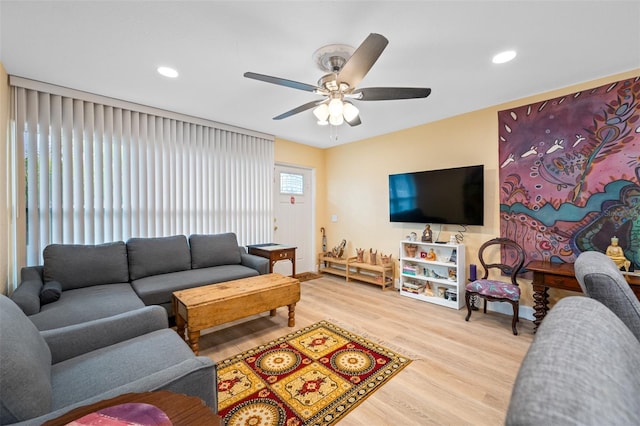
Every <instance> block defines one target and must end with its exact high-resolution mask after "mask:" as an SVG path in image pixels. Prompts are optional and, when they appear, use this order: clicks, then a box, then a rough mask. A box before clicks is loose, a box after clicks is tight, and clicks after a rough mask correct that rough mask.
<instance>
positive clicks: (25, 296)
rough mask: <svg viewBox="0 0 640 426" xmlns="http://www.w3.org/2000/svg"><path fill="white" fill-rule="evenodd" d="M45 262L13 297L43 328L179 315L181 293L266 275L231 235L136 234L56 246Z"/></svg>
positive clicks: (262, 264)
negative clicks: (144, 313)
mask: <svg viewBox="0 0 640 426" xmlns="http://www.w3.org/2000/svg"><path fill="white" fill-rule="evenodd" d="M43 258H44V262H43V263H44V264H43V265H40V266H31V267H26V268H23V269H22V276H21V278H22V280H21V283H20V285H19V286H18V288H17V289H16V290H15V291H14V292H13V294H12V295H11V299H12V300H13V301H14V302H15V303H16V304H18V306H20V308H22V310H23V311H24V312H25V313H26V314H27V315H28V316H29V319H31V321H32V322H33V323H34V324H35V325H36V327H37V328H38V329H39V330H50V329H55V328H59V327H65V326H69V325H73V324H80V323H83V322H86V321H92V320H96V319H100V318H106V317H109V316H112V315H118V314H121V313H124V312H129V311H132V310H136V309H140V308H142V307H144V306H149V305H159V306H162V307H163V308H165V309H166V311H167V315H168V316H169V317H172V316H173V311H172V306H171V296H172V293H173V292H174V291H176V290H182V289H185V288H191V287H197V286H202V285H206V284H214V283H219V282H223V281H229V280H234V279H240V278H246V277H250V276H255V275H258V274H264V273H267V272H268V270H269V261H268V259H265V258H262V257H258V256H253V255H249V254H247V252H246V250H245V249H244V248H243V247H240V246H238V241H237V238H236V235H235V234H233V233H225V234H213V235H203V234H195V235H191V236H190V237H189V239H188V240H187V237H186V236H184V235H176V236H170V237H160V238H131V239H129V240H128V241H127V242H126V244H125V243H124V242H122V241H118V242H113V243H107V244H100V245H73V244H52V245H49V246H47V247H46V248H45V249H44V251H43Z"/></svg>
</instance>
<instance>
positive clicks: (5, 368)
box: [0, 295, 52, 425]
mask: <svg viewBox="0 0 640 426" xmlns="http://www.w3.org/2000/svg"><path fill="white" fill-rule="evenodd" d="M0 336H2V342H1V343H0V424H3V425H5V424H10V423H16V422H19V421H23V420H27V419H31V418H33V417H37V416H41V415H43V414H46V413H48V412H50V411H51V404H52V396H51V351H50V350H49V346H47V344H46V342H45V341H44V339H43V338H42V336H41V335H40V333H39V332H38V330H37V329H36V327H35V325H33V323H32V322H31V321H29V318H27V316H26V315H25V314H24V312H22V310H21V309H20V308H19V307H18V305H16V304H15V303H13V301H11V300H10V299H9V298H8V297H6V296H4V295H0Z"/></svg>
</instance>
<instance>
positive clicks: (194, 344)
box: [188, 330, 200, 355]
mask: <svg viewBox="0 0 640 426" xmlns="http://www.w3.org/2000/svg"><path fill="white" fill-rule="evenodd" d="M188 334H189V346H190V347H191V350H192V351H193V353H194V354H196V355H199V353H200V332H199V331H191V330H189V331H188Z"/></svg>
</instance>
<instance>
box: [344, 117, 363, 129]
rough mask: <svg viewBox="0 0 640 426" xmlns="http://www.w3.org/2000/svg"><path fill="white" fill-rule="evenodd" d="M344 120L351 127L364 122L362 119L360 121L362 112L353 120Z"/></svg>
mask: <svg viewBox="0 0 640 426" xmlns="http://www.w3.org/2000/svg"><path fill="white" fill-rule="evenodd" d="M344 121H345V122H346V123H347V124H348V125H349V126H351V127H355V126H359V125H361V124H362V121H360V114H358V115H356V117H355V118H354V119H353V120H351V121H349V120H346V119H345V120H344Z"/></svg>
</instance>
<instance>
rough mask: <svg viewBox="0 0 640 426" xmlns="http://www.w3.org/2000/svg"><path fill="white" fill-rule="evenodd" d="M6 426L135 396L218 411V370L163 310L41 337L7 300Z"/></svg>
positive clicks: (0, 413) (1, 356)
mask: <svg viewBox="0 0 640 426" xmlns="http://www.w3.org/2000/svg"><path fill="white" fill-rule="evenodd" d="M0 336H2V342H1V344H0V424H2V425H7V424H20V425H40V424H42V423H43V422H44V421H46V420H49V419H53V418H56V417H59V416H60V415H62V414H64V413H66V412H68V411H70V410H72V409H74V408H77V407H80V406H84V405H88V404H92V403H94V402H97V401H101V400H104V399H108V398H112V397H115V396H118V395H121V394H124V393H129V392H147V391H155V390H169V391H173V392H176V393H183V394H188V395H193V396H196V397H199V398H200V399H202V400H203V401H204V402H205V403H206V404H207V405H208V406H209V407H211V409H212V411H214V412H215V411H216V408H217V398H216V390H215V375H216V372H215V364H214V363H213V361H211V360H210V359H209V358H207V357H196V356H195V355H194V354H193V352H192V351H191V350H190V349H189V347H188V346H187V345H186V343H185V342H184V341H183V340H181V339H180V337H179V336H178V334H177V333H175V332H174V331H173V330H171V329H168V328H167V315H166V312H165V310H164V309H162V308H160V307H158V306H150V307H142V308H139V309H135V310H132V311H129V312H125V313H122V314H118V315H114V316H111V317H108V318H102V319H97V320H93V321H87V322H84V323H82V324H77V325H72V326H67V327H61V328H57V329H55V330H48V331H39V330H38V329H37V328H36V327H35V325H34V324H33V322H31V321H30V320H29V319H28V318H27V316H26V315H25V314H24V313H23V312H22V310H21V309H20V308H19V307H18V306H17V305H16V304H15V303H14V302H13V301H11V300H10V299H9V298H7V297H6V296H4V295H0Z"/></svg>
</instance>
